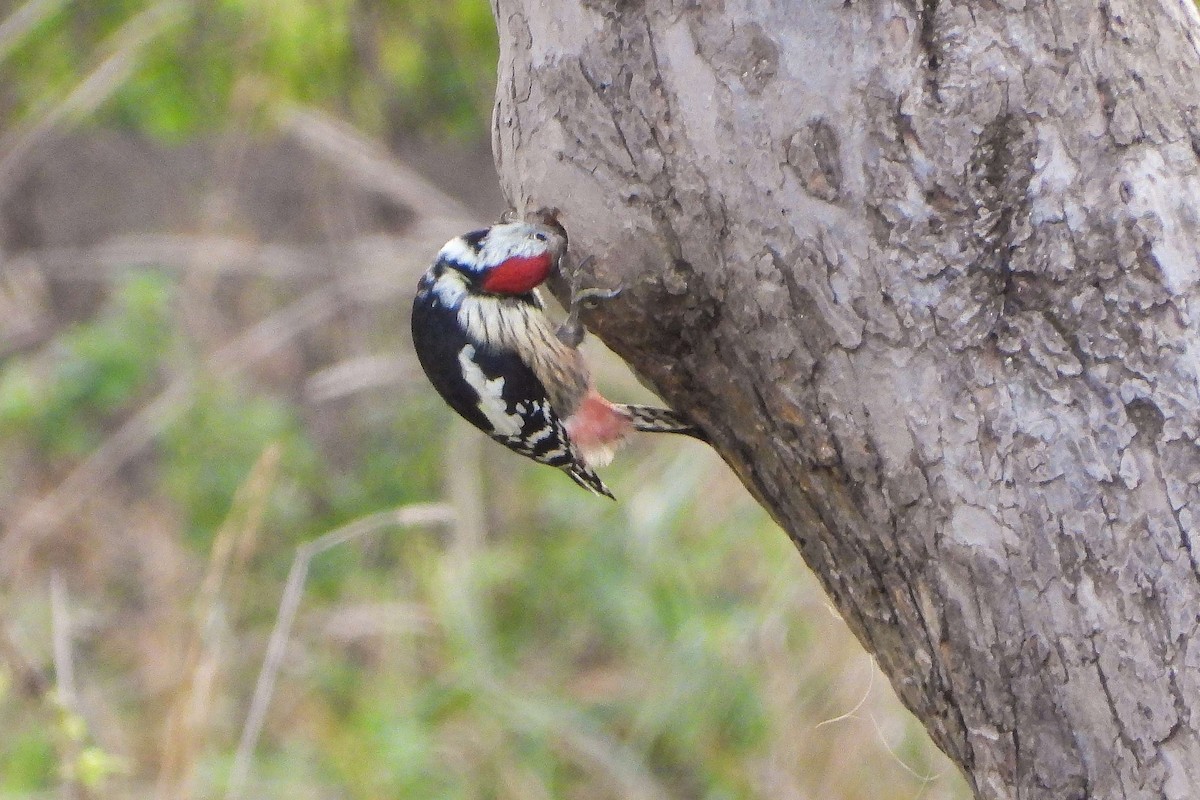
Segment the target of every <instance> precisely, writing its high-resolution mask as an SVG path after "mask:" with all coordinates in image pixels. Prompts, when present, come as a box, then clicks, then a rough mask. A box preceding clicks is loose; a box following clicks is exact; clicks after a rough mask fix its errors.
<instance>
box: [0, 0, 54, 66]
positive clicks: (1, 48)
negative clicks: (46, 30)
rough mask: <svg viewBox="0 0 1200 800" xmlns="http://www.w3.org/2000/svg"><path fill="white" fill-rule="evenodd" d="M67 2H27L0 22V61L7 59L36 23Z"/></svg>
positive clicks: (51, 0) (45, 0)
mask: <svg viewBox="0 0 1200 800" xmlns="http://www.w3.org/2000/svg"><path fill="white" fill-rule="evenodd" d="M66 1H67V0H29V2H28V3H25V4H24V5H23V6H21V7H20V8H18V9H16V10H15V11H13V12H12V13H11V14H9V15H8V16H7V17H5V18H4V21H3V22H0V61H3V60H4V59H6V58H8V54H9V53H11V52H12V51H13V50H14V49H15V48H16V47H17V46H18V45H19V44H20V43H21V40H22V39H24V38H25V37H26V36H28V35H29V32H30V31H32V30H33V29H34V28H36V27H37V25H38V23H39V22H41V21H42V20H44V19H45V18H46V17H48V16H50V15H51V14H53V13H54V12H55V11H57V10H58V8H59V6H61V5H63V4H64V3H66Z"/></svg>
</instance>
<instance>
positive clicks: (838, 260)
mask: <svg viewBox="0 0 1200 800" xmlns="http://www.w3.org/2000/svg"><path fill="white" fill-rule="evenodd" d="M494 10H495V13H496V18H497V20H498V25H499V29H500V34H501V60H500V88H499V92H498V96H499V100H498V105H497V109H496V126H495V142H494V144H495V154H496V159H497V164H498V167H499V171H500V174H501V179H502V182H503V184H504V186H505V188H506V191H507V193H508V195H509V197H510V199H511V200H512V202H513V203H514V204H515V205H516V206H517V207H518V208H524V209H530V208H534V207H537V206H542V205H554V206H558V207H559V208H560V209H561V210H562V218H563V220H564V222H565V224H566V226H567V229H568V231H569V232H570V233H571V236H572V246H573V248H574V249H575V251H576V252H577V253H579V254H592V255H595V256H596V257H597V260H596V262H595V265H596V266H595V267H594V272H595V274H594V275H592V276H589V277H590V279H591V280H592V281H593V282H595V283H596V284H598V285H601V286H610V285H614V284H617V283H623V284H624V285H625V287H626V291H625V293H624V294H623V295H622V296H621V298H619V299H618V300H616V301H614V302H612V303H611V304H609V305H608V306H606V307H605V308H604V309H603V311H602V312H599V313H598V314H597V315H595V317H594V318H593V319H592V320H590V321H591V323H592V325H593V328H594V330H596V331H597V332H598V333H599V334H600V335H601V337H602V338H603V339H604V340H605V341H606V342H607V343H608V344H609V345H610V346H612V347H613V348H614V349H615V350H616V351H617V352H618V353H620V354H621V355H622V356H624V357H625V358H626V359H628V361H629V362H630V363H631V364H632V365H633V366H634V367H635V368H636V369H637V370H638V371H639V372H640V373H641V374H642V375H643V376H645V377H646V378H647V379H648V380H649V381H650V382H651V383H652V384H653V386H655V387H656V388H657V389H658V391H659V392H660V393H661V394H662V396H663V397H664V398H665V399H666V400H668V401H669V402H670V403H672V404H673V405H674V406H675V407H676V408H678V409H680V410H682V411H685V412H688V413H690V414H691V415H693V416H694V417H695V418H696V419H697V420H699V421H700V422H701V423H702V424H703V425H704V426H705V427H706V428H707V429H708V430H709V431H710V432H711V434H712V437H713V439H714V440H715V443H716V447H717V449H718V450H719V451H720V452H721V454H722V455H723V456H724V457H725V459H726V460H727V461H728V462H729V464H730V465H731V466H732V467H733V469H735V470H736V471H737V472H738V474H739V475H740V476H741V478H742V480H743V481H744V482H745V483H746V485H747V486H749V487H750V489H751V490H752V491H753V492H754V493H755V494H756V496H757V497H758V498H759V499H760V500H761V501H762V503H763V504H764V505H765V506H766V507H767V508H768V509H770V511H771V512H772V513H773V514H774V516H775V518H776V519H777V520H778V521H779V523H780V524H781V525H782V526H783V527H784V528H785V529H786V530H787V531H788V532H789V533H790V535H791V536H792V538H793V539H794V540H795V541H796V544H797V545H798V546H799V549H800V551H801V552H802V554H803V555H804V557H805V559H806V560H807V561H808V563H809V564H810V565H811V566H812V567H813V569H814V570H816V572H817V574H818V575H819V576H820V577H821V580H822V581H823V582H824V584H825V586H826V588H827V589H828V591H829V593H830V595H831V596H832V597H833V599H834V600H835V602H836V603H837V607H838V608H839V609H840V610H841V612H842V614H843V616H844V617H845V619H846V621H847V622H848V623H849V624H850V625H851V627H852V628H853V629H854V631H855V632H856V633H857V635H858V636H859V638H860V639H861V640H862V642H863V643H864V644H865V645H866V646H867V647H868V648H869V649H870V650H871V651H872V652H873V653H875V654H876V656H877V657H878V660H879V663H880V665H881V666H882V667H883V669H884V670H885V671H886V672H887V674H888V675H889V676H890V677H891V680H892V683H893V685H894V686H895V688H896V690H897V692H898V693H899V694H900V696H901V698H903V700H904V702H905V703H907V705H908V706H909V707H910V708H911V709H912V710H913V711H914V712H915V713H916V714H917V715H918V716H919V717H920V718H921V719H922V720H923V721H924V723H925V725H926V726H927V727H928V728H929V731H930V733H931V734H932V735H933V737H934V739H935V740H936V741H937V743H938V744H939V746H941V747H942V748H943V749H944V750H945V751H946V752H947V753H948V754H949V755H950V756H951V757H952V758H953V759H954V760H955V761H956V762H957V763H958V764H960V765H961V767H962V769H963V771H964V772H965V773H966V775H967V777H968V779H969V780H970V782H971V784H972V785H973V787H974V788H975V790H976V792H977V794H978V795H979V796H980V797H985V798H1016V797H1021V798H1054V799H1055V800H1062V798H1084V797H1087V798H1160V797H1168V798H1188V797H1195V796H1200V795H1198V794H1197V793H1198V792H1200V716H1198V713H1200V640H1195V639H1194V638H1193V634H1194V633H1195V631H1196V629H1197V623H1198V622H1200V522H1198V520H1200V488H1198V486H1197V484H1198V482H1200V449H1198V447H1197V436H1198V435H1200V430H1198V427H1200V413H1198V410H1200V397H1198V391H1197V386H1198V384H1197V379H1198V377H1200V375H1198V373H1200V330H1198V328H1197V322H1198V315H1200V305H1198V303H1200V291H1198V288H1197V281H1198V278H1200V268H1198V263H1200V252H1198V245H1197V233H1198V230H1197V228H1198V225H1197V214H1198V213H1200V212H1198V211H1197V209H1198V208H1200V169H1198V155H1197V154H1198V153H1200V112H1198V110H1197V106H1198V104H1200V90H1198V88H1197V87H1200V58H1198V53H1197V34H1198V33H1200V25H1198V23H1197V15H1196V11H1195V8H1194V7H1193V6H1192V4H1191V3H1190V2H1189V0H1048V2H1042V3H1027V2H1025V0H989V1H987V2H980V1H979V0H923V1H922V2H917V0H895V1H892V2H889V1H888V0H884V1H883V2H866V1H864V0H844V2H843V0H818V1H817V2H798V1H796V2H785V1H784V0H775V1H774V2H770V1H769V0H757V1H754V2H752V0H674V2H672V1H671V0H645V1H644V2H638V1H637V0H494Z"/></svg>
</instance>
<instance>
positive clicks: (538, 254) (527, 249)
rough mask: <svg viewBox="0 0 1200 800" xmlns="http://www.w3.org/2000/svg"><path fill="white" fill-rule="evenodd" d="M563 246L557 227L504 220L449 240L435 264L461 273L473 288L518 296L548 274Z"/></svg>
mask: <svg viewBox="0 0 1200 800" xmlns="http://www.w3.org/2000/svg"><path fill="white" fill-rule="evenodd" d="M566 249H567V240H566V237H565V236H564V235H563V233H562V229H561V228H556V227H554V226H550V225H538V224H531V223H527V222H505V223H500V224H497V225H493V226H491V227H490V228H483V229H481V230H477V231H471V232H470V233H466V234H463V235H462V236H458V237H455V238H454V239H451V240H450V241H449V242H447V243H446V246H445V247H443V248H442V250H441V252H439V253H438V259H437V263H438V264H439V265H443V266H444V267H449V268H450V269H453V270H456V271H458V272H460V273H462V274H463V276H464V277H466V279H467V281H468V283H469V284H470V286H471V287H472V288H474V289H475V290H476V291H481V292H484V293H486V294H496V295H522V294H526V293H528V292H530V291H532V290H533V289H534V288H535V287H537V286H538V285H539V284H541V283H542V282H543V281H545V280H546V278H548V277H549V276H550V273H551V272H553V271H554V269H555V267H557V266H558V261H559V259H560V258H562V255H563V253H564V252H565V251H566Z"/></svg>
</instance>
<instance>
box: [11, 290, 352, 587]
mask: <svg viewBox="0 0 1200 800" xmlns="http://www.w3.org/2000/svg"><path fill="white" fill-rule="evenodd" d="M341 294H342V293H341V291H340V289H339V287H337V286H324V287H321V288H320V289H316V290H314V291H312V292H310V293H308V294H307V295H305V296H303V297H301V298H300V299H299V300H297V301H296V302H294V303H292V304H291V305H289V306H286V307H285V308H283V309H281V310H280V311H278V312H276V313H274V314H272V315H271V316H269V317H267V318H266V319H264V320H262V321H261V322H259V323H258V324H256V325H254V326H252V327H251V328H250V329H249V330H247V331H245V332H244V333H242V334H241V335H240V336H238V337H237V338H236V339H234V340H233V341H232V342H230V343H229V344H227V345H225V346H224V347H221V348H219V349H218V350H216V351H215V352H214V353H212V354H211V355H210V356H208V358H207V359H205V362H204V366H205V368H206V369H208V370H209V371H210V372H211V373H212V374H213V375H214V376H216V377H217V378H224V379H228V378H232V377H234V376H236V375H237V374H239V373H240V372H242V371H243V370H245V369H247V368H248V367H249V366H251V365H252V364H254V363H255V362H257V361H259V360H260V359H262V358H265V357H266V356H268V355H270V354H271V353H273V352H274V351H276V350H278V349H279V348H280V347H281V346H282V345H283V344H285V343H286V342H287V341H289V340H290V339H292V338H293V337H295V336H296V335H297V334H298V333H300V332H301V331H304V330H307V329H309V328H312V327H314V326H316V325H319V324H322V323H324V322H326V321H328V320H329V319H331V318H332V317H333V316H334V314H335V313H336V312H337V310H338V309H339V308H340V306H341ZM194 388H195V376H194V375H192V374H184V375H181V376H179V377H177V378H175V379H174V380H173V381H172V382H171V384H170V385H169V386H167V388H166V389H164V390H163V391H162V393H160V394H159V395H158V397H156V398H154V400H153V401H151V402H150V403H149V404H148V405H146V406H144V407H143V408H142V409H141V410H140V411H138V412H137V413H136V414H134V415H133V417H131V418H130V419H128V420H127V421H126V422H125V423H124V424H123V425H121V427H120V428H118V429H117V430H116V432H115V433H113V434H112V435H111V436H109V437H108V438H107V439H106V440H105V441H104V442H103V443H102V444H101V445H100V446H99V447H97V448H96V449H95V450H93V451H92V452H91V453H90V454H89V455H88V457H87V458H86V459H84V460H83V461H82V462H81V463H80V464H79V465H78V466H76V467H75V469H74V470H72V471H71V472H70V473H69V474H68V475H67V477H66V478H64V479H63V481H62V482H61V483H59V484H58V486H56V487H55V488H53V489H51V490H50V491H49V492H48V493H47V494H45V495H44V496H43V497H41V498H40V499H39V500H37V501H36V502H35V503H34V504H33V506H32V507H31V508H29V509H28V510H27V511H25V512H24V513H23V514H22V515H21V516H20V517H19V518H18V519H17V521H16V522H15V523H14V524H13V526H12V527H11V528H10V529H9V530H8V531H7V534H6V536H5V537H4V538H3V539H2V540H0V578H6V579H7V578H11V577H12V575H13V574H15V573H16V572H17V571H18V570H19V568H20V567H21V565H23V564H24V562H25V560H26V558H27V557H28V554H29V552H30V550H31V549H32V548H34V547H35V546H36V545H37V544H38V543H39V542H40V541H42V540H43V539H44V538H45V537H47V536H49V535H50V534H51V533H53V532H54V531H55V530H56V529H57V528H58V527H59V526H60V525H62V524H63V523H64V522H65V521H66V520H67V519H68V518H69V516H70V515H71V514H74V513H75V512H77V511H78V510H79V509H80V508H81V507H82V506H83V504H84V503H85V502H86V501H87V499H88V497H89V496H90V495H91V494H92V493H93V492H94V491H95V490H96V488H97V487H98V486H100V485H101V484H102V483H103V482H104V481H105V480H107V479H108V477H109V476H111V475H112V474H113V473H114V472H115V471H116V470H117V469H119V468H120V467H121V465H123V464H124V463H126V462H127V461H128V460H129V459H130V458H132V457H133V456H134V455H136V454H137V453H139V452H141V450H142V449H143V448H145V447H146V446H147V445H149V444H150V442H152V441H153V440H154V438H155V437H156V436H158V435H159V434H160V433H161V432H162V431H163V430H164V429H165V428H166V427H167V426H168V425H169V424H170V423H171V421H172V420H174V419H175V418H176V417H177V416H178V415H179V414H180V413H181V411H182V409H183V408H184V407H185V403H186V401H187V400H188V398H189V396H190V395H191V393H192V391H193V389H194Z"/></svg>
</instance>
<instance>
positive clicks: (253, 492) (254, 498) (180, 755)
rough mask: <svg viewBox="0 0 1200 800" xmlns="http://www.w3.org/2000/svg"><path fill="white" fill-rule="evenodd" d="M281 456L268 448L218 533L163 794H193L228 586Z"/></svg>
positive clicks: (165, 799) (175, 797) (199, 601)
mask: <svg viewBox="0 0 1200 800" xmlns="http://www.w3.org/2000/svg"><path fill="white" fill-rule="evenodd" d="M279 458H280V447H279V445H278V444H272V445H269V446H267V447H266V448H265V449H264V450H263V452H262V454H261V455H260V456H259V457H258V461H257V462H256V463H255V464H254V466H253V467H252V468H251V470H250V474H249V475H248V476H247V477H246V480H245V481H244V482H243V483H242V485H241V486H239V487H238V490H237V493H236V495H235V496H234V498H233V503H232V505H231V507H230V510H229V515H228V516H227V517H226V518H225V522H224V524H222V525H221V529H220V530H219V531H218V532H217V535H216V537H215V538H214V539H213V545H212V552H211V553H210V555H209V559H208V570H207V571H206V572H205V574H204V579H203V580H202V581H201V583H200V591H199V593H198V596H197V598H196V608H195V621H194V625H193V629H192V639H191V642H190V643H189V645H188V650H187V656H186V658H185V660H184V664H183V679H182V682H181V683H182V685H181V686H180V689H179V691H178V693H177V694H176V696H175V702H174V703H173V704H172V707H171V710H170V713H169V714H168V716H167V723H166V731H165V734H164V736H163V742H164V746H163V752H162V767H161V769H160V771H159V776H158V789H157V796H158V797H159V798H162V800H184V798H188V797H191V796H192V793H193V787H192V776H193V774H194V772H195V768H196V762H197V757H198V750H199V746H200V744H201V739H200V731H202V730H204V729H205V725H204V717H205V716H206V715H208V714H209V713H211V711H212V702H211V697H212V687H213V683H214V681H215V678H216V674H217V669H218V666H219V656H220V637H219V635H218V631H219V627H220V626H219V624H218V623H219V621H220V609H221V602H220V600H221V593H222V587H223V586H224V584H225V579H226V576H227V575H228V574H229V572H230V564H231V563H232V562H233V561H234V559H235V557H236V559H237V562H238V564H239V565H241V564H244V563H245V561H246V559H247V558H248V557H249V555H250V551H251V549H252V546H253V542H254V539H255V537H256V536H257V534H258V531H259V529H260V527H261V525H262V518H263V514H264V512H265V511H266V507H267V501H268V500H269V499H270V496H271V487H272V486H273V485H274V483H275V475H276V473H277V472H278V469H279Z"/></svg>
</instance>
